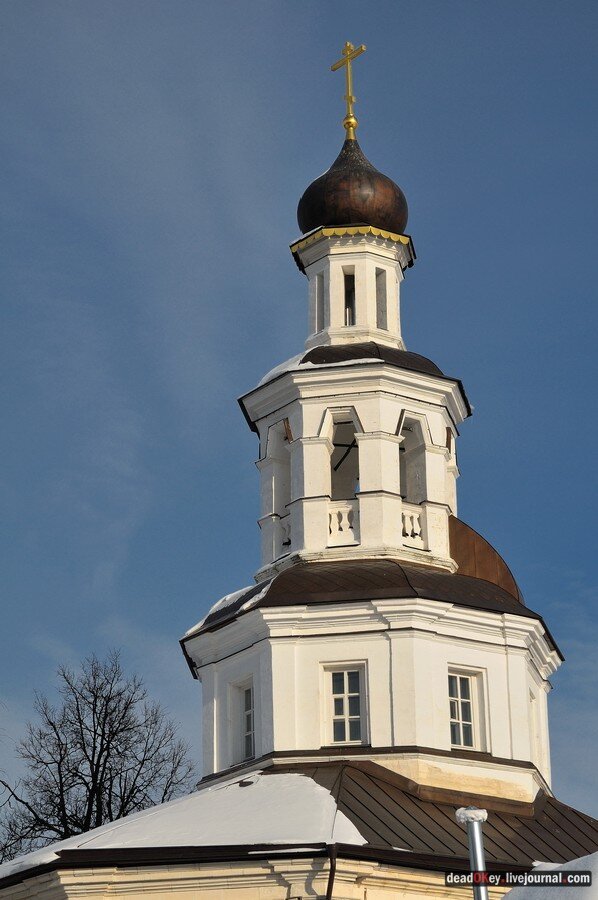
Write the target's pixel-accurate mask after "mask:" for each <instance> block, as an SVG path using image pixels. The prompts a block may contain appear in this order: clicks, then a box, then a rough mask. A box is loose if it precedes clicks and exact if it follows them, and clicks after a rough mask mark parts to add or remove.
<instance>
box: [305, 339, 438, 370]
mask: <svg viewBox="0 0 598 900" xmlns="http://www.w3.org/2000/svg"><path fill="white" fill-rule="evenodd" d="M353 359H379V360H382V362H386V363H389V365H391V366H397V367H398V368H400V369H410V370H411V371H413V372H423V373H425V374H426V375H440V376H441V377H444V373H443V372H442V371H441V369H439V368H438V366H437V365H436V363H433V362H432V360H431V359H427V358H426V357H425V356H420V354H419V353H411V352H409V351H408V350H399V349H398V348H396V347H385V346H384V345H383V344H376V343H375V342H374V341H367V342H364V343H361V344H333V345H330V346H325V347H313V348H312V349H311V350H309V351H308V352H307V353H306V354H305V356H303V357H302V359H301V362H302V363H313V364H314V365H330V364H331V363H339V362H346V361H347V360H353Z"/></svg>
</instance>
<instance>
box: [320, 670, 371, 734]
mask: <svg viewBox="0 0 598 900" xmlns="http://www.w3.org/2000/svg"><path fill="white" fill-rule="evenodd" d="M327 674H328V678H329V679H330V680H329V686H330V687H329V689H330V699H331V701H332V743H334V744H362V743H364V742H365V727H364V723H365V715H364V713H365V710H364V670H363V668H362V667H359V668H358V667H355V668H353V667H352V668H348V669H342V670H340V669H339V670H337V671H332V672H328V673H327Z"/></svg>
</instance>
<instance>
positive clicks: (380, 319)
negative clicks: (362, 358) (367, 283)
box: [376, 269, 388, 331]
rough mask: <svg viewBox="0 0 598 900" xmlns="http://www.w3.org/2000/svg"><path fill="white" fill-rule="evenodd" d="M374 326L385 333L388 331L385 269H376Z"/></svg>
mask: <svg viewBox="0 0 598 900" xmlns="http://www.w3.org/2000/svg"><path fill="white" fill-rule="evenodd" d="M376 325H377V327H378V328H381V329H384V330H385V331H386V330H387V329H388V315H387V311H386V270H385V269H376Z"/></svg>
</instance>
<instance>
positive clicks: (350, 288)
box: [345, 272, 355, 325]
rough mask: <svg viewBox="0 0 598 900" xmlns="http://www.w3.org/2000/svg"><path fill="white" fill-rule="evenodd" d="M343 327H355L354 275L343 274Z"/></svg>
mask: <svg viewBox="0 0 598 900" xmlns="http://www.w3.org/2000/svg"><path fill="white" fill-rule="evenodd" d="M345 325H355V275H354V274H353V273H351V274H349V273H347V272H345Z"/></svg>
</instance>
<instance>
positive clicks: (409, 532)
mask: <svg viewBox="0 0 598 900" xmlns="http://www.w3.org/2000/svg"><path fill="white" fill-rule="evenodd" d="M402 531H403V545H404V546H405V547H415V548H416V549H418V550H425V549H426V545H425V541H424V523H423V512H422V509H421V507H420V506H417V505H416V504H413V503H405V501H403V529H402Z"/></svg>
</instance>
